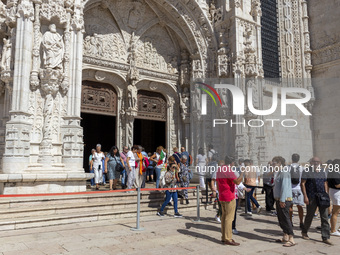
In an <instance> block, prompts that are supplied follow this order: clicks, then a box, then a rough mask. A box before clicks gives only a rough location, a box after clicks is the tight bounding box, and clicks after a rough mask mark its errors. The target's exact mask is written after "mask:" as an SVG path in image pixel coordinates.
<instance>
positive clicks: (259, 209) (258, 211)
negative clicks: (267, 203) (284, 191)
mask: <svg viewBox="0 0 340 255" xmlns="http://www.w3.org/2000/svg"><path fill="white" fill-rule="evenodd" d="M261 210H262V207H261V206H259V207H258V208H257V209H256V213H257V214H259V213H260V212H261Z"/></svg>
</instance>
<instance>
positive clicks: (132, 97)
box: [127, 85, 138, 110]
mask: <svg viewBox="0 0 340 255" xmlns="http://www.w3.org/2000/svg"><path fill="white" fill-rule="evenodd" d="M137 92H138V90H137V87H136V86H135V85H128V87H127V109H128V110H137Z"/></svg>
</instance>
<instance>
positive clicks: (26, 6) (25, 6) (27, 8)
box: [17, 0, 34, 20]
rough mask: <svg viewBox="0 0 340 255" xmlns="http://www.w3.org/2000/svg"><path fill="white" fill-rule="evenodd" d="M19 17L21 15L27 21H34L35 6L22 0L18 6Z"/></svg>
mask: <svg viewBox="0 0 340 255" xmlns="http://www.w3.org/2000/svg"><path fill="white" fill-rule="evenodd" d="M17 15H21V16H22V17H24V18H27V19H31V20H33V19H34V9H33V4H32V2H31V1H29V0H22V1H21V2H20V4H19V6H18V13H17Z"/></svg>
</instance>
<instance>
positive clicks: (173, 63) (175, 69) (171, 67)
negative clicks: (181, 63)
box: [168, 57, 178, 74]
mask: <svg viewBox="0 0 340 255" xmlns="http://www.w3.org/2000/svg"><path fill="white" fill-rule="evenodd" d="M168 71H169V73H172V74H178V62H177V57H173V58H172V59H171V63H168Z"/></svg>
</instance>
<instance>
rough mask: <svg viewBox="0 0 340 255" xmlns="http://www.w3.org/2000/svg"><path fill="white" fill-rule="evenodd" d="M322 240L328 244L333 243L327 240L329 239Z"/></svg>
mask: <svg viewBox="0 0 340 255" xmlns="http://www.w3.org/2000/svg"><path fill="white" fill-rule="evenodd" d="M322 242H323V243H325V244H328V245H333V243H332V242H331V241H329V239H325V240H322Z"/></svg>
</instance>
